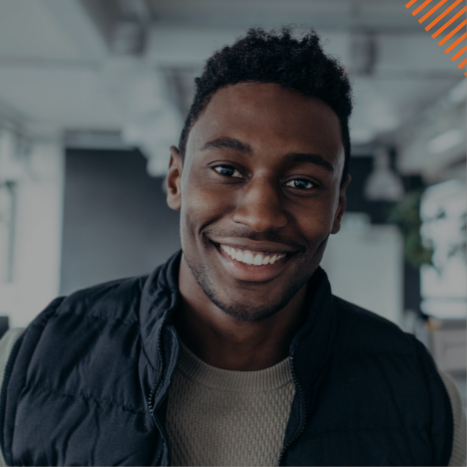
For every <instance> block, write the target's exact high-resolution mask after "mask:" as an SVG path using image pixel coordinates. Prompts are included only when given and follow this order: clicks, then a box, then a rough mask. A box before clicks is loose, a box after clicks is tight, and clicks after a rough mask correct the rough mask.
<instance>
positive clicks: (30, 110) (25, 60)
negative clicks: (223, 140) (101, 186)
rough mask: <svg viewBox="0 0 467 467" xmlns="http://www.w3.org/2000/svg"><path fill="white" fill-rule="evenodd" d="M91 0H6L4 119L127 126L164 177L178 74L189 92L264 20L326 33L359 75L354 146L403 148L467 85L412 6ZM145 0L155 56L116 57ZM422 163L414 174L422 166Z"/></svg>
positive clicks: (1, 35) (331, 0)
mask: <svg viewBox="0 0 467 467" xmlns="http://www.w3.org/2000/svg"><path fill="white" fill-rule="evenodd" d="M90 1H91V0H1V2H0V118H2V116H3V118H4V119H5V118H9V119H13V120H17V121H19V122H20V123H21V124H22V125H24V126H26V127H27V128H28V129H29V131H30V132H32V133H35V134H37V135H41V136H43V137H44V136H47V135H57V134H61V133H63V132H64V131H66V130H94V131H96V130H112V131H123V133H124V135H126V136H127V138H128V140H129V141H130V142H131V141H135V142H138V141H142V140H144V141H145V142H144V144H143V145H146V150H147V151H148V152H152V153H153V154H159V155H160V156H159V157H160V159H161V161H160V162H158V163H156V165H157V166H158V167H160V169H158V168H157V167H156V168H155V169H154V170H155V172H157V171H158V170H163V169H162V167H165V165H166V163H165V159H164V158H165V156H166V149H165V148H167V147H168V145H169V144H173V143H176V140H177V137H178V131H179V129H180V125H181V122H182V118H183V115H181V114H180V112H179V107H180V106H178V107H177V105H176V103H177V102H176V101H177V99H176V98H174V94H173V89H172V84H171V82H168V81H167V76H172V75H173V71H174V70H175V71H177V70H178V72H179V74H180V75H181V76H182V78H183V79H184V80H185V84H184V86H185V88H188V92H189V91H190V83H191V80H192V77H193V73H194V72H195V71H197V70H199V69H200V68H201V66H202V64H203V61H204V60H205V59H206V58H207V57H209V55H210V54H211V53H212V52H213V51H214V50H216V49H217V48H219V47H221V46H223V45H225V44H228V43H231V42H232V41H233V40H234V39H235V38H236V37H238V36H239V35H240V34H242V33H243V32H244V31H245V30H246V29H247V28H248V27H250V26H252V25H261V26H264V27H266V28H269V27H273V26H275V27H277V26H280V25H281V24H284V23H292V22H293V23H296V24H300V25H306V26H313V27H315V29H316V30H317V32H318V33H319V34H320V35H321V36H322V38H323V40H324V41H325V50H326V51H327V52H328V53H330V54H332V55H335V56H337V57H338V58H339V59H340V60H341V61H342V63H343V64H344V66H346V68H347V69H348V70H350V72H351V74H350V77H351V80H352V82H353V84H354V98H355V111H354V115H353V117H352V120H351V128H352V136H353V140H354V143H366V142H371V141H378V140H381V141H383V140H384V141H387V142H389V143H396V141H398V139H397V132H398V131H399V129H400V128H402V127H407V126H410V125H412V124H413V122H414V120H417V118H418V116H419V115H420V112H421V111H422V110H423V109H424V108H426V107H427V106H428V105H430V104H431V103H432V102H434V101H435V100H437V99H439V98H440V97H441V96H443V95H444V94H446V92H448V91H449V89H451V88H452V87H453V86H454V85H455V84H457V83H458V82H459V81H461V80H462V79H463V73H462V72H460V71H459V70H458V69H457V68H456V66H455V65H454V64H453V63H452V62H451V60H450V59H449V57H448V56H447V55H446V54H445V53H444V52H443V50H442V48H441V47H438V46H437V45H436V42H435V41H434V40H433V39H432V38H431V37H430V36H429V34H428V33H426V32H425V31H424V30H423V28H422V27H421V26H420V25H419V24H418V22H417V21H416V19H414V18H413V17H412V15H410V12H408V11H407V10H406V8H405V7H404V3H405V1H404V0H391V1H386V0H360V1H350V0H348V1H346V0H326V1H321V0H314V1H311V0H287V2H285V1H283V0H263V1H252V0H237V1H236V2H232V1H227V0H171V1H166V0H151V1H149V0H112V1H109V0H92V2H91V3H89V2H90ZM138 2H140V3H141V2H142V3H141V5H142V4H145V5H146V7H148V6H149V7H150V8H147V9H146V10H144V9H142V10H141V9H140V10H138V11H142V12H143V13H144V11H146V12H149V13H148V14H149V15H150V17H148V18H146V19H147V22H145V21H144V18H142V19H141V16H140V17H139V19H138V21H140V23H141V25H143V26H144V33H145V35H146V41H145V49H144V53H143V54H139V55H137V54H126V55H117V54H115V53H112V52H111V51H112V50H113V49H112V44H111V43H109V40H110V39H109V38H111V36H110V35H109V26H108V23H109V18H117V19H118V18H120V17H121V18H122V21H123V20H127V19H128V18H130V19H132V18H133V17H130V16H128V14H129V13H128V11H129V10H128V5H130V6H132V8H133V7H134V6H135V5H137V4H138ZM141 5H140V6H141ZM97 7H99V8H100V10H99V8H97ZM117 7H119V8H120V9H119V10H118V11H117V10H116V9H117ZM123 7H125V8H126V9H125V8H123ZM111 9H112V11H110V10H111ZM125 11H126V13H125ZM106 12H108V15H107V16H106ZM122 12H123V13H122ZM125 14H126V15H127V16H126V17H125ZM119 15H120V16H119ZM122 15H123V16H122ZM106 19H107V23H105V21H104V20H106ZM104 24H105V27H104V26H103V25H104ZM104 29H105V31H104ZM365 32H368V33H369V34H371V35H372V37H374V40H375V46H376V51H377V52H376V60H375V62H374V64H373V66H372V70H371V73H370V74H368V75H362V74H358V73H352V69H353V67H355V66H356V58H355V53H354V55H352V50H351V44H353V43H354V39H355V34H361V33H365ZM358 59H359V56H358V55H357V60H358ZM168 70H169V71H171V72H172V75H171V74H170V73H168V72H167V71H168ZM180 70H181V71H180ZM148 135H150V137H148ZM162 153H164V154H163V155H161V154H162ZM407 157H408V156H407ZM412 159H413V156H412ZM419 159H420V160H419V161H418V162H416V163H413V161H412V163H411V164H409V165H406V170H407V171H417V170H422V169H423V158H422V157H420V158H419ZM402 167H404V165H403V164H402Z"/></svg>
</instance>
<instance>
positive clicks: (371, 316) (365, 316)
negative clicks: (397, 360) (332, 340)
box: [334, 297, 423, 354]
mask: <svg viewBox="0 0 467 467" xmlns="http://www.w3.org/2000/svg"><path fill="white" fill-rule="evenodd" d="M334 300H335V304H336V310H337V332H338V335H339V339H337V344H338V345H339V342H340V343H342V345H345V346H346V351H351V350H352V348H355V349H358V350H361V351H365V350H367V351H372V352H378V351H379V352H384V353H386V352H387V353H409V354H414V353H415V354H417V353H418V352H419V351H420V350H421V348H420V346H421V347H423V344H421V343H420V342H419V341H417V339H415V337H414V336H413V335H412V334H408V333H406V332H404V331H403V330H402V329H400V328H399V326H397V325H396V324H394V323H393V322H391V321H389V320H388V319H386V318H383V317H382V316H379V315H377V314H376V313H373V312H371V311H368V310H366V309H364V308H362V307H359V306H357V305H355V304H353V303H350V302H347V301H346V300H343V299H341V298H339V297H334ZM343 336H346V338H342V337H343ZM422 352H423V351H422Z"/></svg>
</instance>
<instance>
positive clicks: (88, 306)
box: [55, 276, 148, 321]
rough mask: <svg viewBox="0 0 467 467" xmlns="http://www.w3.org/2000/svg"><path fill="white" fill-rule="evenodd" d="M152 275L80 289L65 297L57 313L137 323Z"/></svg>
mask: <svg viewBox="0 0 467 467" xmlns="http://www.w3.org/2000/svg"><path fill="white" fill-rule="evenodd" d="M147 278H148V276H140V277H130V278H125V279H118V280H113V281H109V282H104V283H101V284H97V285H94V286H92V287H87V288H85V289H81V290H77V291H76V292H73V293H72V294H70V295H68V296H67V297H64V299H63V301H62V302H61V303H60V304H59V306H58V307H57V309H56V312H55V313H56V314H57V315H58V314H68V313H74V314H84V313H85V314H86V316H87V317H90V316H96V317H99V316H101V317H102V318H104V317H107V318H110V319H111V318H113V319H117V320H123V321H128V320H129V321H134V319H136V317H135V316H134V313H129V312H130V311H133V310H134V309H135V307H137V305H138V303H139V301H140V297H141V293H142V290H143V287H144V284H145V282H146V280H147Z"/></svg>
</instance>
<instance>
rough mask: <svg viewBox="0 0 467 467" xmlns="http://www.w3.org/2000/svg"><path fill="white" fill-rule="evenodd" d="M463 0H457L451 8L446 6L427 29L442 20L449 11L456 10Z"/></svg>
mask: <svg viewBox="0 0 467 467" xmlns="http://www.w3.org/2000/svg"><path fill="white" fill-rule="evenodd" d="M461 2H462V0H456V1H455V2H454V3H453V4H452V5H451V6H450V7H449V8H446V9H445V10H444V11H443V12H442V13H441V14H440V15H439V16H438V17H437V18H436V19H435V20H434V21H433V22H432V23H431V24H429V25H428V27H427V28H426V30H427V31H428V30H430V29H431V28H432V27H433V26H434V25H435V24H436V23H438V22H439V21H441V20H442V19H443V18H444V17H445V16H446V15H447V14H448V13H449V12H451V11H452V10H454V8H456V6H457V5H459V3H461Z"/></svg>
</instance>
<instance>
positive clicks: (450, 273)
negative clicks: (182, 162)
mask: <svg viewBox="0 0 467 467" xmlns="http://www.w3.org/2000/svg"><path fill="white" fill-rule="evenodd" d="M404 3H406V2H405V1H404V0H397V1H396V0H391V1H388V0H287V1H282V0H258V1H254V0H253V1H252V0H237V1H235V2H233V1H228V0H171V1H168V0H1V1H0V315H2V316H4V317H5V318H4V319H3V323H4V324H5V326H6V321H7V319H8V322H9V325H10V326H25V325H27V324H28V323H29V322H30V321H31V320H32V319H33V318H34V316H35V315H36V314H37V313H38V312H39V311H41V309H43V308H44V307H45V306H46V305H47V303H48V302H49V301H50V300H51V299H53V298H54V297H55V296H57V295H58V294H67V293H70V292H72V291H74V290H77V289H79V288H82V287H86V286H89V285H92V284H95V283H98V282H102V281H106V280H111V279H115V278H119V277H124V276H130V275H136V274H144V273H148V272H150V271H151V270H152V269H153V268H154V267H155V266H157V265H158V264H160V263H161V262H163V261H164V260H166V259H167V258H168V257H169V256H170V255H171V254H172V253H173V252H174V251H175V250H176V249H178V248H179V246H180V241H179V233H178V213H176V212H173V211H170V209H168V207H167V206H166V203H165V194H164V192H163V188H162V186H163V179H164V175H165V173H166V169H167V165H168V160H169V152H168V148H169V146H170V145H171V144H176V143H177V141H178V136H179V132H180V129H181V126H182V123H183V119H184V117H185V114H186V112H187V109H188V107H189V105H190V101H191V98H192V94H193V79H194V77H195V76H197V75H198V74H199V73H200V71H201V69H202V66H203V62H204V60H205V59H206V58H207V57H209V56H210V55H211V54H212V52H213V51H214V50H216V49H218V48H220V47H222V46H223V45H225V44H229V43H232V42H233V40H234V39H235V38H236V37H238V36H239V35H241V34H242V33H244V32H245V31H246V29H247V28H248V27H250V26H262V27H264V28H267V29H269V28H273V27H280V26H281V25H282V24H291V23H293V24H296V25H298V26H301V27H302V28H303V27H304V28H306V27H309V26H312V27H314V28H315V29H316V31H317V32H318V33H319V34H320V35H321V36H322V38H323V40H324V45H325V50H326V51H327V52H328V53H330V54H332V55H334V56H336V57H338V58H339V59H340V60H341V62H342V63H343V64H344V66H345V67H346V69H347V70H348V73H349V75H350V78H351V80H352V82H353V86H354V102H355V110H354V114H353V117H352V120H351V138H352V142H353V162H352V172H351V173H352V177H353V182H352V183H351V185H350V188H349V192H348V212H347V214H346V216H345V219H344V223H343V228H342V231H341V232H340V233H339V234H338V235H336V236H333V237H332V238H331V239H330V241H329V246H328V251H327V252H326V254H325V258H324V261H323V266H324V268H325V269H326V271H327V272H328V274H329V276H330V278H331V283H332V285H333V290H334V293H335V294H337V295H340V296H342V297H343V298H346V299H348V300H350V301H353V302H355V303H357V304H359V305H361V306H363V307H366V308H368V309H370V310H373V311H375V312H377V313H380V314H381V315H383V316H385V317H387V318H388V319H390V320H392V321H394V322H396V323H397V324H399V325H400V326H401V327H403V328H404V329H406V330H408V331H410V332H414V333H415V334H416V335H417V336H418V337H419V338H420V339H421V340H422V341H423V342H424V343H425V344H426V345H427V346H428V347H429V349H430V350H431V352H432V353H433V355H434V357H435V359H436V361H437V363H438V366H439V367H440V368H441V369H443V370H445V371H447V372H449V373H450V374H451V375H453V376H454V378H455V379H456V381H457V382H458V383H459V385H460V386H461V387H463V388H464V390H463V391H462V393H463V395H465V355H466V344H465V320H466V279H467V274H466V250H465V242H466V237H465V236H466V197H465V193H466V168H465V156H466V112H465V111H466V107H465V106H466V95H467V93H466V91H467V88H466V81H465V80H466V78H465V76H464V74H463V71H460V70H459V69H458V68H457V66H456V65H457V63H453V62H452V61H451V60H450V57H448V56H447V55H446V54H445V53H444V50H443V48H441V47H439V46H438V45H437V41H435V40H434V39H432V38H431V37H430V34H431V33H430V34H429V33H427V32H426V31H425V30H424V28H423V27H422V26H421V25H420V24H419V23H418V21H417V18H414V17H413V16H412V15H411V12H412V11H413V10H414V9H415V8H416V7H417V6H418V4H417V3H416V4H415V5H414V6H413V7H412V8H410V9H409V10H407V9H406V8H405V6H404ZM418 3H420V2H418ZM435 3H437V2H435ZM450 3H451V2H450ZM463 7H464V2H461V3H460V4H459V2H458V6H457V7H456V8H454V9H453V10H452V11H451V12H450V13H449V14H448V15H447V16H446V19H450V18H453V17H454V16H455V15H457V19H455V20H454V21H453V22H452V23H451V26H450V27H449V28H448V29H446V31H445V32H444V33H443V34H448V33H449V32H450V31H452V30H453V29H455V28H456V27H457V26H458V25H459V24H460V23H461V22H462V21H463V20H464V19H465V11H462V8H463ZM444 8H446V7H444ZM440 11H442V10H439V12H440ZM439 12H438V13H439ZM458 29H459V28H458ZM464 32H465V27H461V28H460V30H458V32H457V33H456V34H454V36H453V38H452V40H453V41H454V40H455V39H457V38H460V37H461V36H462V34H463V33H464ZM440 37H442V36H440ZM438 40H439V39H438ZM464 45H465V41H464V42H461V43H460V44H459V46H458V47H459V48H462V47H463V46H464ZM464 71H465V70H464ZM0 321H1V320H0ZM0 324H1V323H0Z"/></svg>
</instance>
